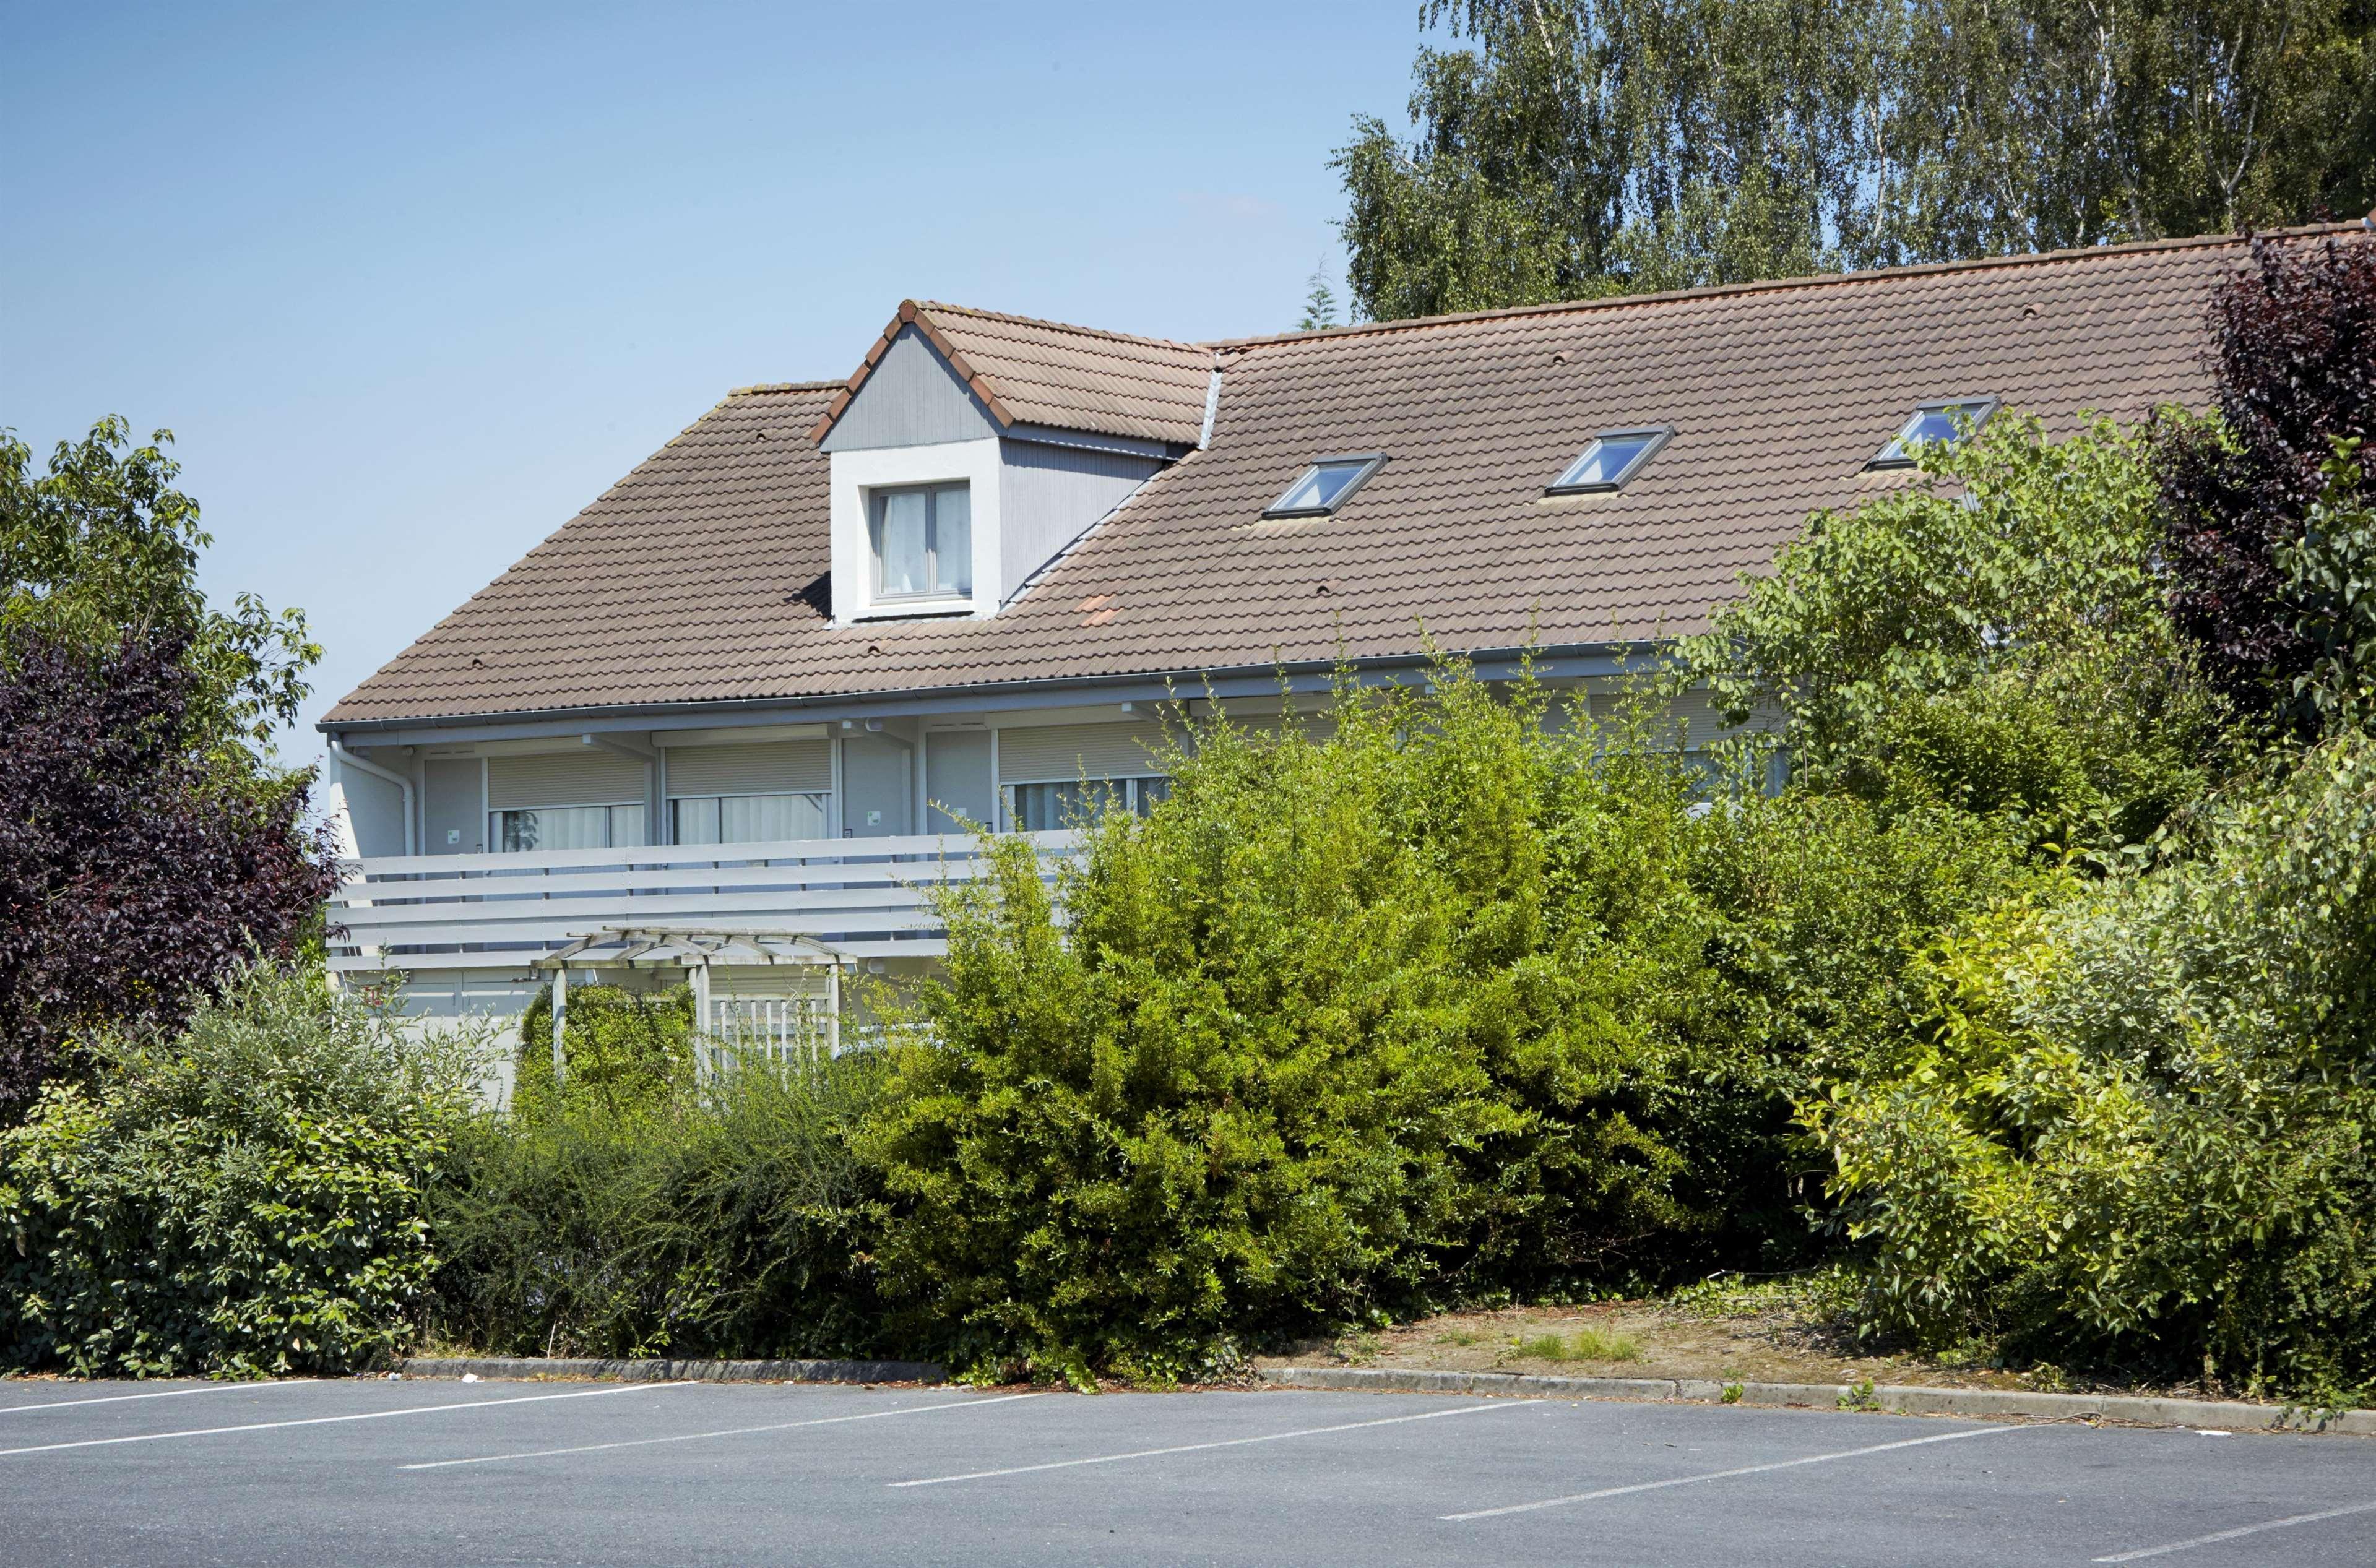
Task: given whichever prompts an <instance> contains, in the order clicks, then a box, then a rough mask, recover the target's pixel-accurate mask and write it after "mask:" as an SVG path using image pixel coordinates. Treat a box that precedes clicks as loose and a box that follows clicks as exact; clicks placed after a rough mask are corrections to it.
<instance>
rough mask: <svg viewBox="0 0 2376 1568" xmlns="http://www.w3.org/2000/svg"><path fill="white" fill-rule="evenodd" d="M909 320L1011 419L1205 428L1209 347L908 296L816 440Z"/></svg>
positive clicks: (1109, 431) (1190, 441) (1102, 429)
mask: <svg viewBox="0 0 2376 1568" xmlns="http://www.w3.org/2000/svg"><path fill="white" fill-rule="evenodd" d="M909 326H913V327H915V328H916V330H918V331H919V332H921V333H922V334H923V335H924V337H925V338H926V339H928V340H929V341H930V342H931V343H932V345H933V348H935V349H937V350H940V352H941V357H942V358H943V359H945V360H947V361H948V362H949V364H950V367H951V368H952V369H954V370H955V371H956V373H957V374H958V376H959V377H961V378H962V379H963V380H964V381H965V383H966V385H968V386H970V387H972V388H973V391H974V395H975V396H976V397H978V398H980V399H981V400H982V402H983V404H984V405H985V406H986V407H988V408H989V410H990V411H991V413H992V415H993V416H995V417H996V419H997V420H998V422H999V423H1000V424H1002V425H1014V424H1044V425H1051V426H1053V427H1054V428H1056V429H1058V430H1078V431H1087V432H1091V433H1093V434H1099V435H1123V436H1130V437H1134V438H1135V439H1138V440H1143V441H1161V442H1168V443H1170V444H1171V445H1182V446H1194V445H1195V444H1196V441H1197V438H1198V437H1199V436H1200V435H1202V434H1204V428H1205V392H1206V386H1207V384H1208V383H1209V381H1210V379H1211V375H1212V369H1213V351H1212V350H1210V349H1203V348H1198V347H1197V346H1196V345H1194V344H1193V343H1173V342H1169V341H1167V340H1165V339H1161V338H1133V337H1129V336H1127V335H1125V334H1123V333H1120V332H1100V331H1098V330H1097V329H1096V328H1094V327H1066V326H1064V325H1063V324H1062V323H1060V322H1053V321H1035V320H1033V319H1032V318H1031V317H1029V316H1028V315H999V314H997V313H996V312H994V311H986V310H969V309H968V308H967V307H965V306H964V305H944V304H936V303H933V302H932V301H930V300H926V301H923V302H921V303H919V302H918V301H915V300H909V301H907V302H905V303H902V304H901V305H900V306H899V311H898V314H897V315H894V316H893V317H892V318H891V322H890V325H889V326H887V327H884V329H883V335H882V336H881V337H879V338H877V339H875V340H874V346H873V348H872V349H869V350H867V352H866V360H865V362H863V363H862V364H861V365H860V366H859V367H858V369H857V371H856V372H855V373H854V374H852V375H851V376H850V378H849V385H848V387H847V389H846V390H845V391H843V392H842V393H841V394H840V395H839V396H838V397H836V398H834V399H833V402H832V404H831V405H830V406H829V407H827V409H826V411H825V415H824V417H823V418H821V419H819V420H818V421H817V422H816V426H815V428H814V430H813V431H812V432H811V434H813V435H814V437H815V438H816V439H817V440H819V441H822V440H824V439H825V434H826V431H828V430H831V429H832V428H833V422H834V421H835V420H837V419H838V418H840V417H841V411H842V410H844V409H846V408H848V407H849V400H850V398H851V397H853V396H854V395H855V394H856V393H857V391H858V389H859V388H860V387H861V386H864V385H865V384H866V378H867V376H868V375H869V374H872V373H873V369H874V367H875V365H876V364H878V363H879V362H881V361H882V358H883V356H884V354H885V353H886V352H888V351H889V350H890V348H891V340H892V339H894V338H897V336H898V335H899V332H900V329H901V328H902V327H909Z"/></svg>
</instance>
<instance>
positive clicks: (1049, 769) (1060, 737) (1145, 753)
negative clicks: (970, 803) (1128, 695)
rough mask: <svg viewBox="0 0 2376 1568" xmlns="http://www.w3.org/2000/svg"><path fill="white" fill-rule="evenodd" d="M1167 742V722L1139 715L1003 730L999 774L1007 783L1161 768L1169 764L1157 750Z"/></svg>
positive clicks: (1119, 775)
mask: <svg viewBox="0 0 2376 1568" xmlns="http://www.w3.org/2000/svg"><path fill="white" fill-rule="evenodd" d="M1162 744H1163V727H1162V726H1161V725H1159V724H1149V723H1145V722H1141V721H1137V720H1124V721H1123V722H1122V723H1119V724H1047V725H1039V726H1035V727H1032V728H1029V729H1019V730H1001V731H999V732H998V778H999V782H1000V783H1002V784H1028V783H1033V782H1039V783H1051V784H1061V783H1063V782H1065V781H1067V780H1069V779H1075V778H1132V777H1134V776H1143V775H1146V774H1152V773H1160V772H1162V771H1163V766H1162V764H1160V763H1159V762H1158V761H1157V760H1156V756H1157V754H1158V751H1159V750H1160V749H1161V747H1162Z"/></svg>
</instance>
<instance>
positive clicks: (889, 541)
mask: <svg viewBox="0 0 2376 1568" xmlns="http://www.w3.org/2000/svg"><path fill="white" fill-rule="evenodd" d="M867 502H868V506H869V509H870V511H871V512H872V514H873V515H872V517H870V519H869V521H868V533H869V540H870V542H871V543H872V544H873V551H874V601H875V602H876V603H878V604H882V603H888V602H893V601H896V600H926V599H967V598H970V597H971V596H972V593H973V489H972V486H971V485H969V484H962V483H960V484H919V485H905V486H901V487H899V488H897V489H886V490H877V491H874V492H873V493H871V494H870V495H869V496H868V497H867Z"/></svg>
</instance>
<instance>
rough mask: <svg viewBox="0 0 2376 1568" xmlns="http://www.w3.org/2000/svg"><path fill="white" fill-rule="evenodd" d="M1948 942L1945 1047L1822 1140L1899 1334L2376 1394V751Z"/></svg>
mask: <svg viewBox="0 0 2376 1568" xmlns="http://www.w3.org/2000/svg"><path fill="white" fill-rule="evenodd" d="M2253 782H2254V783H2255V784H2257V785H2258V786H2259V787H2255V788H2239V789H2237V790H2234V791H2232V792H2231V793H2230V794H2229V795H2228V796H2227V797H2225V798H2223V799H2221V800H2219V801H2218V802H2215V803H2214V804H2213V805H2212V806H2210V807H2208V808H2206V810H2205V812H2204V817H2203V820H2202V821H2201V822H2200V823H2198V824H2197V825H2196V826H2195V828H2194V829H2193V833H2192V838H2191V841H2190V842H2189V843H2188V844H2187V845H2186V846H2184V848H2185V849H2186V850H2187V851H2188V852H2187V853H2186V854H2185V855H2184V856H2183V858H2176V859H2173V860H2172V861H2169V862H2168V863H2165V864H2163V865H2160V866H2158V867H2156V868H2155V869H2153V870H2151V871H2150V872H2125V873H2120V874H2117V875H2115V876H2113V877H2111V878H2110V879H2109V880H2107V881H2103V882H2101V883H2097V884H2086V885H2082V884H2078V883H2077V882H2076V881H2075V879H2074V881H2073V884H2072V885H2070V886H2068V887H2066V888H2065V890H2064V896H2063V897H2061V898H2060V899H2039V900H2037V901H2033V902H2028V903H2023V904H2017V905H2010V906H2008V907H2006V908H2004V909H2001V910H1999V911H1997V912H1995V913H1993V914H1991V915H1990V916H1989V917H1986V918H1985V919H1982V920H1979V921H1974V922H1971V923H1969V924H1967V925H1966V927H1965V928H1963V929H1962V930H1960V931H1958V932H1955V933H1954V935H1953V936H1951V937H1950V938H1948V939H1947V940H1945V941H1943V942H1942V943H1941V944H1939V945H1938V946H1937V947H1936V948H1935V949H1934V950H1933V951H1932V953H1931V955H1930V956H1928V958H1927V959H1926V962H1925V964H1924V966H1923V968H1924V971H1925V975H1926V983H1927V987H1928V990H1929V992H1930V996H1931V1025H1932V1028H1931V1044H1930V1046H1929V1048H1928V1049H1926V1050H1924V1051H1920V1052H1919V1053H1918V1054H1916V1055H1914V1056H1912V1057H1911V1058H1910V1059H1908V1060H1906V1061H1904V1062H1902V1063H1898V1064H1897V1067H1896V1070H1895V1071H1894V1072H1892V1073H1889V1074H1885V1075H1884V1074H1878V1073H1877V1074H1875V1075H1872V1076H1871V1078H1870V1079H1869V1080H1868V1081H1866V1082H1863V1083H1859V1084H1849V1085H1842V1086H1840V1087H1837V1088H1836V1089H1835V1091H1834V1093H1833V1095H1832V1096H1831V1098H1830V1099H1827V1100H1825V1101H1824V1102H1822V1103H1820V1104H1816V1105H1813V1106H1811V1107H1810V1108H1809V1112H1808V1121H1809V1124H1810V1125H1811V1127H1812V1129H1813V1131H1814V1132H1815V1133H1816V1134H1817V1135H1818V1136H1819V1137H1820V1138H1821V1139H1822V1140H1823V1141H1824V1145H1825V1146H1826V1147H1827V1148H1828V1149H1829V1150H1830V1152H1831V1154H1832V1156H1833V1158H1834V1159H1835V1161H1836V1175H1835V1184H1836V1186H1837V1188H1838V1190H1839V1191H1840V1193H1841V1194H1843V1195H1845V1196H1847V1198H1848V1199H1849V1200H1850V1201H1851V1204H1852V1207H1851V1210H1850V1213H1851V1216H1852V1219H1853V1225H1854V1229H1855V1232H1856V1233H1857V1234H1858V1235H1859V1236H1862V1237H1864V1238H1867V1239H1868V1240H1870V1241H1871V1242H1872V1243H1873V1244H1874V1245H1875V1246H1876V1247H1877V1249H1878V1266H1877V1269H1876V1272H1875V1274H1874V1276H1873V1283H1874V1289H1875V1291H1876V1297H1877V1301H1876V1305H1877V1307H1878V1308H1879V1310H1880V1312H1881V1313H1882V1315H1883V1318H1884V1319H1885V1320H1886V1321H1890V1322H1893V1323H1895V1324H1903V1325H1906V1326H1907V1327H1910V1328H1912V1329H1914V1330H1915V1331H1917V1332H1918V1333H1920V1334H1923V1335H1925V1336H1928V1337H1930V1338H1932V1339H1934V1340H1937V1339H1952V1338H1954V1337H1956V1336H1962V1335H1966V1334H1971V1333H1979V1334H1984V1335H1989V1336H2002V1338H2003V1339H2004V1340H2005V1341H2006V1342H2008V1343H2009V1344H2011V1345H2013V1346H2014V1347H2017V1348H2026V1350H2028V1351H2030V1352H2031V1353H2038V1354H2049V1355H2053V1356H2055V1357H2056V1358H2057V1359H2060V1358H2061V1357H2062V1356H2063V1355H2065V1354H2068V1355H2070V1356H2072V1357H2073V1358H2076V1359H2082V1360H2097V1361H2107V1360H2109V1361H2112V1362H2115V1363H2118V1362H2121V1361H2126V1362H2128V1363H2129V1364H2131V1365H2132V1366H2134V1365H2150V1366H2152V1367H2154V1368H2156V1369H2157V1370H2159V1371H2162V1372H2173V1371H2175V1372H2191V1371H2193V1370H2194V1369H2197V1368H2199V1369H2200V1371H2201V1372H2202V1373H2203V1374H2204V1377H2205V1378H2206V1380H2212V1379H2215V1378H2216V1379H2220V1380H2224V1381H2226V1382H2228V1383H2230V1384H2242V1385H2244V1386H2247V1387H2252V1388H2276V1389H2281V1390H2330V1391H2331V1390H2334V1389H2336V1388H2348V1387H2352V1386H2362V1385H2365V1384H2368V1383H2369V1382H2370V1380H2371V1379H2376V1313H2371V1311H2370V1302H2371V1301H2376V1295H2371V1290H2376V1225H2371V1221H2370V1216H2371V1214H2376V1146H2371V1144H2370V1136H2369V1129H2370V1119H2371V1117H2376V1084H2371V1081H2370V1075H2371V1071H2376V886H2371V885H2370V863H2371V849H2376V742H2371V741H2370V739H2369V738H2368V737H2366V736H2364V735H2361V734H2357V733H2351V734H2346V735H2345V736H2343V737H2340V738H2338V739H2337V740H2335V741H2334V742H2329V743H2328V744H2327V745H2325V746H2324V747H2323V748H2321V749H2320V750H2319V751H2317V752H2315V753H2313V754H2311V756H2310V757H2309V759H2307V761H2306V762H2305V764H2304V765H2303V766H2300V767H2299V769H2297V770H2295V771H2293V772H2291V773H2290V774H2285V773H2280V774H2278V776H2277V777H2276V778H2275V781H2274V782H2273V783H2263V782H2261V781H2258V780H2255V781H2253Z"/></svg>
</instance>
